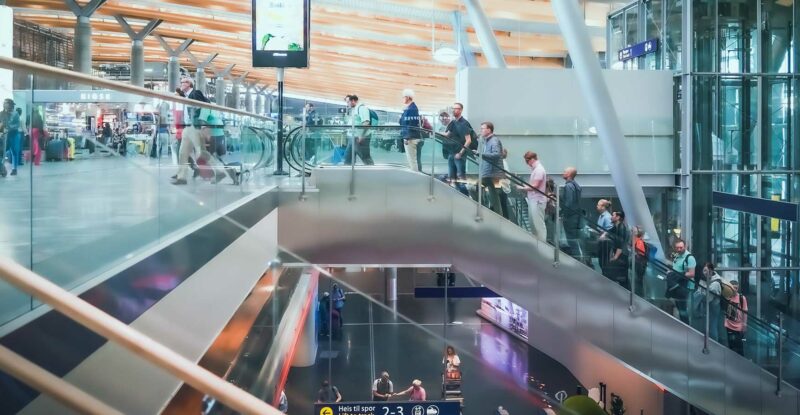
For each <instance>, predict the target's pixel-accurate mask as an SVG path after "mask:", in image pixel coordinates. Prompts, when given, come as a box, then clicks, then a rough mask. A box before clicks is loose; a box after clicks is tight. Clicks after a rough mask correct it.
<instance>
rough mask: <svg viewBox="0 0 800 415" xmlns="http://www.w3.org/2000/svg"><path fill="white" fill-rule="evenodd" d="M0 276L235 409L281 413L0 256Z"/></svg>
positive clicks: (260, 414)
mask: <svg viewBox="0 0 800 415" xmlns="http://www.w3.org/2000/svg"><path fill="white" fill-rule="evenodd" d="M0 278H2V279H4V280H5V281H6V282H8V283H9V284H11V285H13V286H15V287H16V288H18V289H19V290H21V291H24V292H26V293H28V294H30V295H31V296H33V297H36V298H37V299H38V300H40V301H42V302H43V303H45V304H48V305H50V306H51V307H53V309H55V310H57V311H59V312H61V313H62V314H64V315H65V316H67V317H69V318H70V319H71V320H73V321H75V322H77V323H79V324H81V325H82V326H84V327H86V328H88V329H89V330H92V331H93V332H95V333H97V334H99V335H100V336H102V337H104V338H106V339H108V340H110V341H113V342H115V343H117V344H119V345H120V346H122V347H124V348H126V349H128V350H129V351H131V352H133V353H134V354H136V355H138V356H140V357H142V358H144V359H145V360H148V361H149V362H151V363H153V364H155V365H156V366H158V367H160V368H162V369H164V370H166V371H167V372H169V373H171V374H172V375H174V376H175V377H177V378H178V379H180V380H182V381H184V382H186V383H187V384H189V385H191V386H192V387H194V388H195V389H197V390H198V391H200V392H202V393H205V394H207V395H210V396H213V397H214V398H216V399H217V400H218V401H220V402H222V403H224V404H225V405H227V406H228V407H230V408H232V409H234V410H236V411H238V412H241V413H245V414H253V415H262V414H268V415H281V412H280V411H278V410H277V409H275V408H274V407H272V406H269V405H268V404H266V403H265V402H263V401H261V400H260V399H258V398H256V397H255V396H253V395H251V394H249V393H247V392H245V391H243V390H241V389H239V388H237V387H236V386H234V385H232V384H230V383H228V382H226V381H225V380H223V379H221V378H219V377H217V376H215V375H214V374H213V373H211V372H209V371H208V370H206V369H204V368H202V367H200V366H198V365H197V364H195V363H193V362H191V361H189V360H188V359H186V358H185V357H183V356H181V355H180V354H178V353H176V352H175V351H174V350H172V349H170V348H168V347H166V346H164V345H163V344H161V343H159V342H157V341H155V340H154V339H152V338H150V337H148V336H147V335H145V334H143V333H141V332H139V331H137V330H135V329H134V328H132V327H130V326H128V325H126V324H125V323H123V322H121V321H119V320H117V319H115V318H114V317H112V316H110V315H108V314H106V313H104V312H103V311H101V310H100V309H98V308H97V307H95V306H93V305H91V304H89V303H88V302H86V301H84V300H83V299H81V298H79V297H78V296H76V295H74V294H71V293H69V292H68V291H66V290H64V289H63V288H61V287H59V286H58V285H56V284H53V283H52V282H50V281H48V280H47V279H45V278H43V277H42V276H40V275H38V274H36V273H34V272H33V271H30V270H28V269H27V268H25V267H23V266H22V265H19V264H17V263H16V262H14V261H12V260H10V259H7V258H0Z"/></svg>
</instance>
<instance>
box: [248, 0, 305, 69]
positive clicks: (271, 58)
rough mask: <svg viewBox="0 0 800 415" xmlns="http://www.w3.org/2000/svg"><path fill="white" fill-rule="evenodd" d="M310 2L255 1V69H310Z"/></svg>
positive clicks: (253, 42) (286, 0)
mask: <svg viewBox="0 0 800 415" xmlns="http://www.w3.org/2000/svg"><path fill="white" fill-rule="evenodd" d="M309 24H310V5H309V0H253V31H252V33H253V38H252V44H253V67H254V68H305V67H308V47H309V43H310V42H309Z"/></svg>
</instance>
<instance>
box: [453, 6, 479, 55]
mask: <svg viewBox="0 0 800 415" xmlns="http://www.w3.org/2000/svg"><path fill="white" fill-rule="evenodd" d="M453 36H454V37H455V41H456V50H458V54H459V58H458V69H461V68H469V67H472V66H478V62H477V61H476V60H475V54H474V53H472V48H471V47H470V46H469V36H468V35H467V31H466V30H464V24H463V22H462V21H461V12H459V11H454V12H453Z"/></svg>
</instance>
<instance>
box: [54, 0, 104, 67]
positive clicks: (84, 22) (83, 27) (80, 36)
mask: <svg viewBox="0 0 800 415" xmlns="http://www.w3.org/2000/svg"><path fill="white" fill-rule="evenodd" d="M106 1H107V0H92V1H90V2H89V3H87V4H86V5H85V6H81V5H80V4H78V2H76V1H75V0H64V3H65V4H66V5H67V7H69V9H70V10H71V11H72V12H73V13H75V17H77V19H76V21H75V36H74V41H73V42H74V43H73V46H72V50H73V51H74V52H73V53H74V56H75V57H74V59H75V61H74V63H73V69H74V70H75V72H80V73H85V74H89V75H91V74H92V22H91V20H90V18H91V17H92V15H93V14H94V12H96V11H97V9H99V8H100V6H102V5H104V4H105V3H106Z"/></svg>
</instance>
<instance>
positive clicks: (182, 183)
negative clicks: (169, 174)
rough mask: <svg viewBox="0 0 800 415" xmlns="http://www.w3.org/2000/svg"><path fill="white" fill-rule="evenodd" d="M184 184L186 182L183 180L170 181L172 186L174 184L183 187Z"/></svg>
mask: <svg viewBox="0 0 800 415" xmlns="http://www.w3.org/2000/svg"><path fill="white" fill-rule="evenodd" d="M186 183H187V182H186V180H184V179H175V180H173V181H172V184H174V185H184V184H186Z"/></svg>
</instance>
